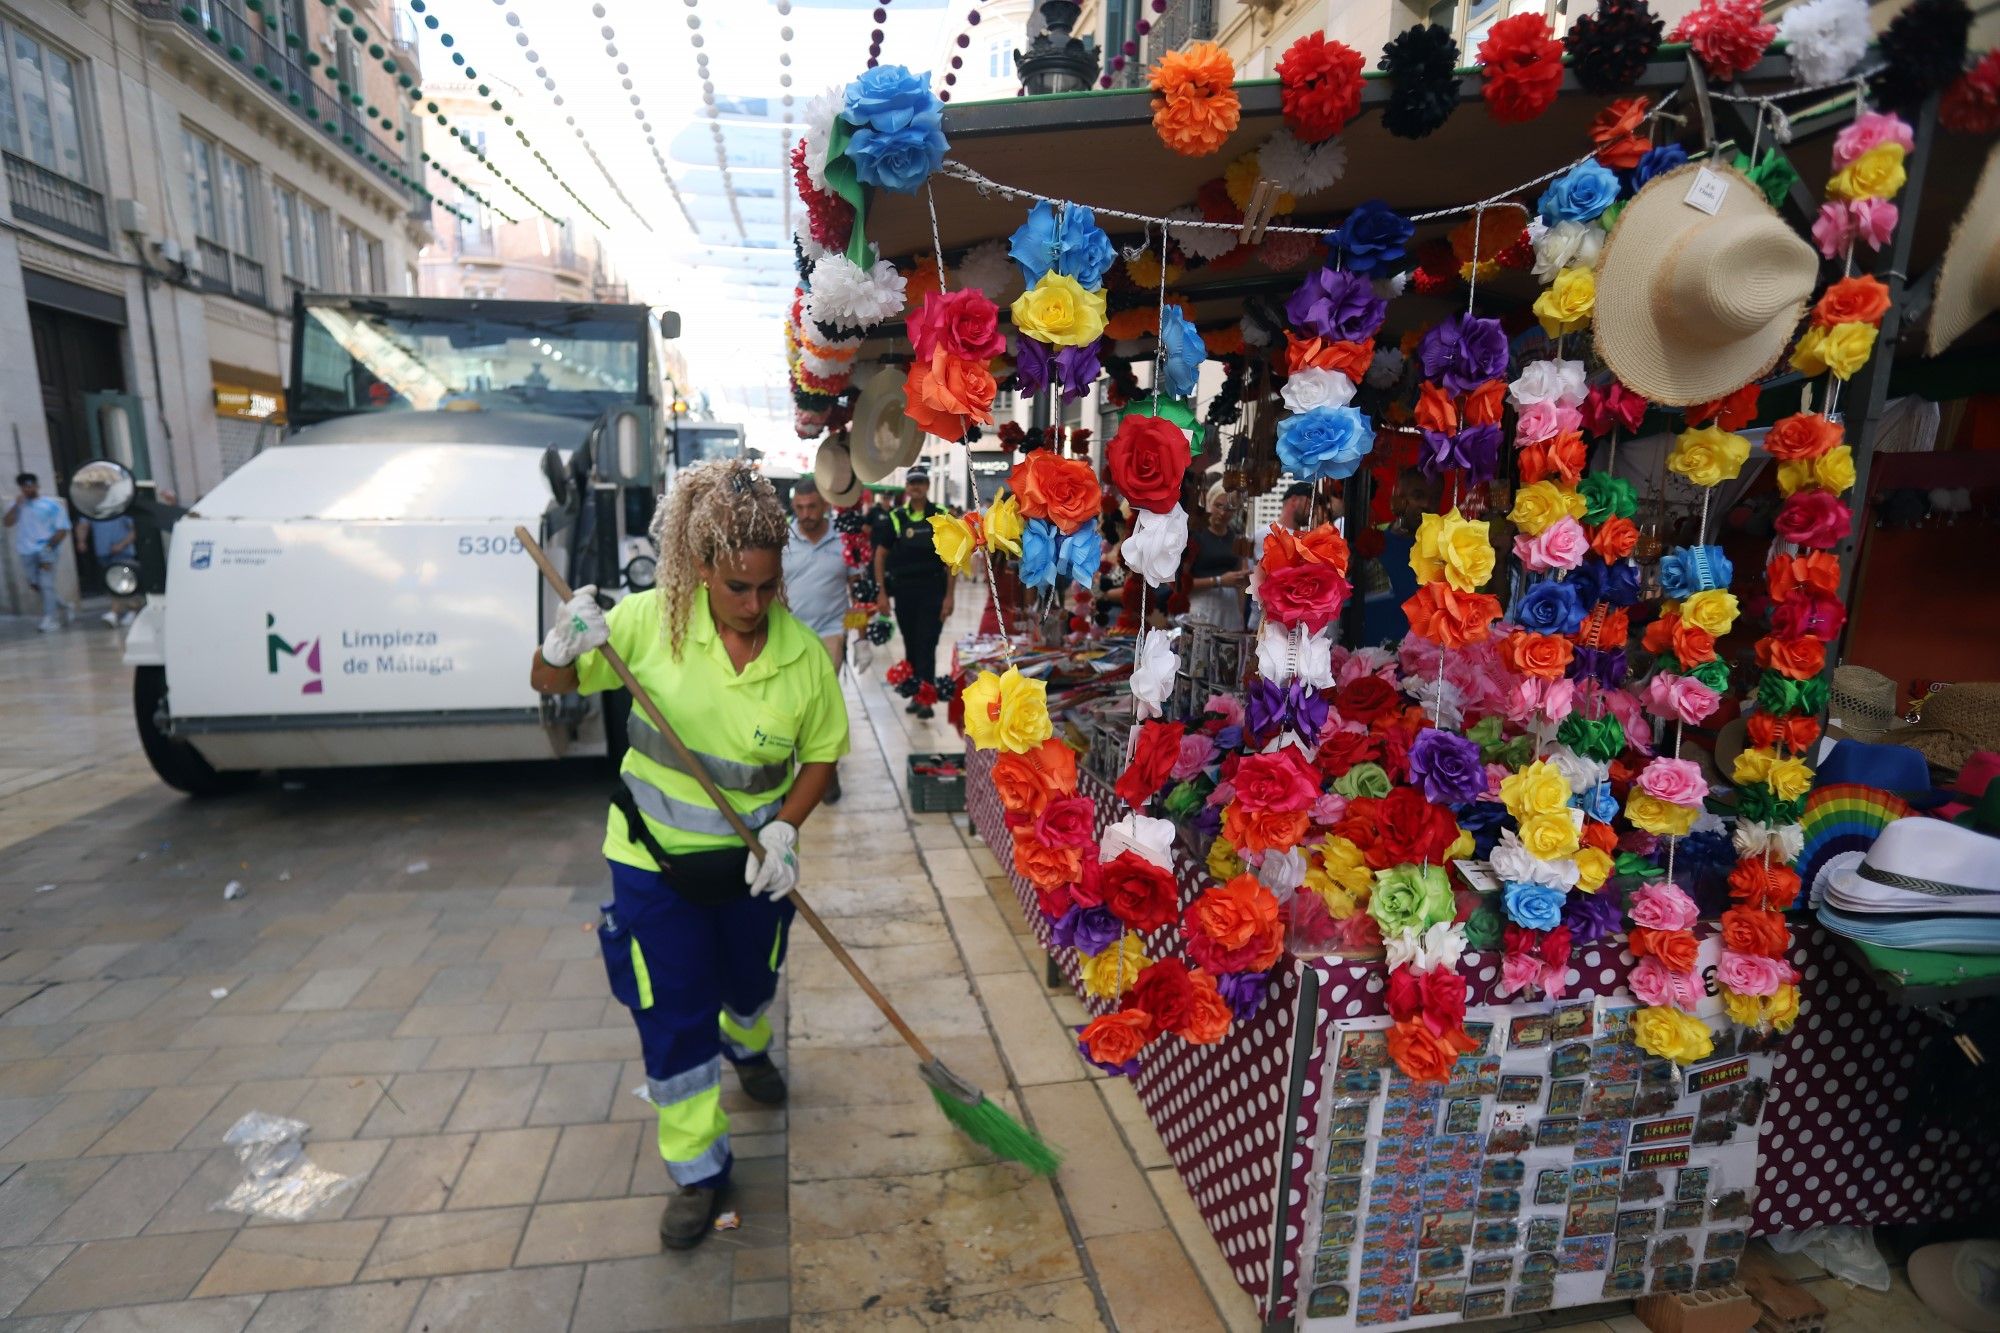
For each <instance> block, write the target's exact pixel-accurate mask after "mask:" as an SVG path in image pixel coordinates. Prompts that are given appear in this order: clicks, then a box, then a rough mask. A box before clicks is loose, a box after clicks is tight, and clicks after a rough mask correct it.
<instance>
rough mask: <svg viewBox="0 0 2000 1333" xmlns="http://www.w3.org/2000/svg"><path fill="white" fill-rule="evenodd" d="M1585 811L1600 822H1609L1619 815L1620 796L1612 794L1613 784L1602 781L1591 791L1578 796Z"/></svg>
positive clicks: (1579, 803) (1577, 799)
mask: <svg viewBox="0 0 2000 1333" xmlns="http://www.w3.org/2000/svg"><path fill="white" fill-rule="evenodd" d="M1576 804H1577V805H1579V806H1581V807H1582V809H1583V813H1584V814H1586V815H1588V816H1589V817H1590V818H1592V819H1594V820H1596V821H1597V822H1598V823H1600V824H1609V823H1610V822H1611V821H1612V820H1613V819H1615V818H1617V816H1618V809H1619V807H1618V798H1617V796H1615V795H1613V794H1612V791H1611V784H1610V783H1608V782H1600V783H1598V784H1597V785H1596V786H1594V787H1592V788H1591V789H1590V790H1589V791H1586V792H1584V793H1583V794H1582V795H1581V796H1579V797H1577V798H1576Z"/></svg>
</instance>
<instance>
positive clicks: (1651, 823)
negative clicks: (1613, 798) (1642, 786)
mask: <svg viewBox="0 0 2000 1333" xmlns="http://www.w3.org/2000/svg"><path fill="white" fill-rule="evenodd" d="M1700 813H1701V811H1700V810H1698V809H1696V808H1695V807H1694V806H1691V805H1675V804H1674V803H1673V802H1672V801H1663V800H1661V799H1660V798H1659V797H1657V796H1648V795H1647V794H1646V793H1645V792H1642V791H1640V790H1639V789H1638V788H1637V787H1634V788H1633V789H1632V791H1631V794H1630V795H1628V796H1627V797H1626V798H1625V817H1626V818H1627V819H1629V820H1631V821H1632V827H1633V828H1640V829H1644V830H1646V832H1648V833H1651V834H1654V835H1656V836H1658V837H1662V838H1685V837H1686V836H1687V833H1688V830H1689V829H1691V828H1693V827H1694V821H1695V817H1696V816H1697V815H1699V814H1700Z"/></svg>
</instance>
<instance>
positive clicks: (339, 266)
mask: <svg viewBox="0 0 2000 1333" xmlns="http://www.w3.org/2000/svg"><path fill="white" fill-rule="evenodd" d="M333 264H334V272H333V276H334V278H335V280H336V281H338V282H339V283H340V290H342V291H343V292H353V291H359V290H360V289H361V279H360V276H359V275H358V274H357V273H356V272H355V270H354V228H352V227H350V226H348V225H347V224H346V223H345V222H337V223H335V224H334V241H333Z"/></svg>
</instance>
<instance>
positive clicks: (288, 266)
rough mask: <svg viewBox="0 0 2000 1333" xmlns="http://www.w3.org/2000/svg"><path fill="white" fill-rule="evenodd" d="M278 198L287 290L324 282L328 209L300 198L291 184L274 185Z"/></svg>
mask: <svg viewBox="0 0 2000 1333" xmlns="http://www.w3.org/2000/svg"><path fill="white" fill-rule="evenodd" d="M273 188H274V189H275V190H276V191H277V200H278V262H279V263H280V264H282V265H284V270H285V287H286V288H287V291H288V293H289V292H290V291H296V290H300V289H304V290H307V291H310V290H313V289H314V288H317V287H320V286H322V285H323V283H324V281H325V279H324V276H323V273H322V270H321V269H320V256H321V255H322V254H323V253H325V251H326V239H325V238H326V213H325V211H324V210H323V209H320V208H317V207H315V206H314V205H312V204H309V203H307V202H306V201H305V200H303V199H301V198H299V192H298V191H297V190H294V189H293V188H292V187H291V186H289V185H278V186H274V187H273Z"/></svg>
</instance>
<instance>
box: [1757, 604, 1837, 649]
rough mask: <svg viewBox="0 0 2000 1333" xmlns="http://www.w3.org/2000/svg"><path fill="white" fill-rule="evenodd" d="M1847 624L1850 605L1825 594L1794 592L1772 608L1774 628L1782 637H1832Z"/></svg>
mask: <svg viewBox="0 0 2000 1333" xmlns="http://www.w3.org/2000/svg"><path fill="white" fill-rule="evenodd" d="M1846 623H1847V608H1846V607H1844V606H1842V605H1841V604H1840V599H1839V598H1838V597H1829V596H1827V595H1825V594H1823V593H1810V592H1794V593H1791V594H1789V595H1787V596H1785V597H1782V598H1780V599H1779V600H1778V604H1777V605H1776V606H1774V607H1773V608H1772V609H1771V630H1772V632H1773V633H1775V634H1777V635H1778V636H1779V637H1780V638H1786V639H1801V638H1805V637H1806V636H1808V635H1810V636H1811V637H1813V638H1815V639H1826V640H1829V641H1831V640H1833V639H1835V638H1838V637H1839V635H1840V627H1841V626H1842V625H1844V624H1846Z"/></svg>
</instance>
